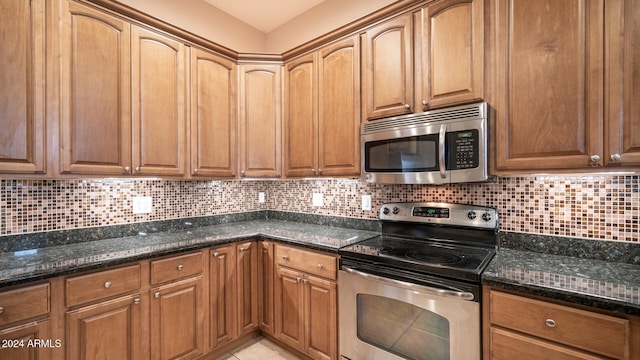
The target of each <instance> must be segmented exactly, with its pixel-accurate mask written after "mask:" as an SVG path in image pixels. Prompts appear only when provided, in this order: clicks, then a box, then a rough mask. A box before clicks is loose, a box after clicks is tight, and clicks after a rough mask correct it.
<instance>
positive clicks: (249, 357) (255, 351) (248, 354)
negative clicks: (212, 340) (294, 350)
mask: <svg viewBox="0 0 640 360" xmlns="http://www.w3.org/2000/svg"><path fill="white" fill-rule="evenodd" d="M233 356H235V358H237V359H239V360H264V359H269V360H299V359H300V358H299V357H297V356H295V355H293V354H291V353H290V352H288V351H286V350H284V349H283V348H281V347H279V346H278V345H276V344H274V343H272V342H271V341H269V340H267V339H265V338H259V339H256V341H255V342H253V343H251V344H248V345H247V346H245V347H243V348H241V349H238V350H236V351H234V352H233ZM228 360H235V359H234V358H233V357H232V358H228Z"/></svg>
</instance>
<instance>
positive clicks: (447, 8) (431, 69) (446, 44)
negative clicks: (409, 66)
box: [413, 0, 484, 111]
mask: <svg viewBox="0 0 640 360" xmlns="http://www.w3.org/2000/svg"><path fill="white" fill-rule="evenodd" d="M413 23H414V32H415V35H414V36H415V62H414V63H415V73H416V74H415V81H416V83H415V95H416V98H415V100H414V104H415V107H416V111H421V110H420V109H422V110H423V111H426V110H428V109H431V108H436V107H442V106H447V105H452V104H458V103H465V102H471V101H474V100H481V99H482V98H483V97H484V2H483V1H481V0H466V1H459V0H439V1H434V2H430V3H429V4H428V5H426V6H425V7H423V8H422V9H421V10H420V11H418V12H416V13H414V21H413Z"/></svg>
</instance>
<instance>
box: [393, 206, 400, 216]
mask: <svg viewBox="0 0 640 360" xmlns="http://www.w3.org/2000/svg"><path fill="white" fill-rule="evenodd" d="M399 212H400V209H398V208H397V207H394V208H393V215H398V213H399Z"/></svg>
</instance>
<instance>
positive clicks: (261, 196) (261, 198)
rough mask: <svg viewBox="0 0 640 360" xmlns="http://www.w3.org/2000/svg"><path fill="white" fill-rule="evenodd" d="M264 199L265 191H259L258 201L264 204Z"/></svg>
mask: <svg viewBox="0 0 640 360" xmlns="http://www.w3.org/2000/svg"><path fill="white" fill-rule="evenodd" d="M264 201H265V199H264V193H263V192H259V193H258V202H259V203H260V204H263V203H264Z"/></svg>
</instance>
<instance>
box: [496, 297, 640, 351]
mask: <svg viewBox="0 0 640 360" xmlns="http://www.w3.org/2000/svg"><path fill="white" fill-rule="evenodd" d="M484 290H485V291H484V294H485V296H484V300H483V301H484V312H485V314H484V319H485V324H484V331H485V336H484V357H485V358H486V359H496V360H500V359H514V358H525V359H533V358H536V359H538V358H549V359H551V358H552V359H605V358H606V359H634V360H635V359H638V358H640V353H639V352H638V346H640V345H639V344H640V341H638V339H640V333H639V332H638V330H639V325H640V322H639V319H637V318H635V319H634V318H631V317H629V318H625V317H619V316H612V315H608V314H602V313H599V312H594V311H589V310H587V309H578V308H575V307H570V306H566V305H561V304H555V303H551V302H547V301H544V300H542V299H536V298H530V297H525V296H520V295H516V294H510V293H506V292H502V291H498V290H494V289H491V288H488V287H485V289H484ZM634 339H636V340H634ZM534 354H535V355H534Z"/></svg>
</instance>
